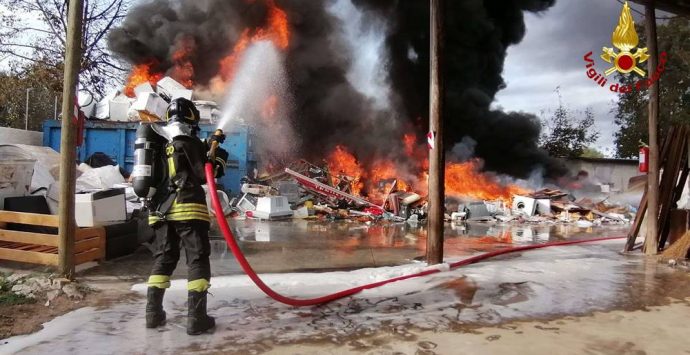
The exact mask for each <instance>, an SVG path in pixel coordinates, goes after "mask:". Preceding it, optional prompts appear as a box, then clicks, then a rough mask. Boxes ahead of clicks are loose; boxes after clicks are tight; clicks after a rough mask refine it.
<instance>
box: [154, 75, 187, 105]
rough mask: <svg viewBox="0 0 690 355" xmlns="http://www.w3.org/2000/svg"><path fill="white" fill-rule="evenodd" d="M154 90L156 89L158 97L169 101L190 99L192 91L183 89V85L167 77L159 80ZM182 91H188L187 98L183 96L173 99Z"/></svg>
mask: <svg viewBox="0 0 690 355" xmlns="http://www.w3.org/2000/svg"><path fill="white" fill-rule="evenodd" d="M156 88H157V89H158V94H159V95H161V96H164V97H167V98H169V99H170V100H173V99H176V98H178V97H184V98H186V99H187V100H191V99H192V90H187V88H186V87H184V85H182V84H180V83H179V82H178V81H176V80H175V79H173V78H171V77H169V76H166V77H165V78H163V79H161V80H159V81H158V83H156ZM183 91H189V98H187V97H185V96H177V97H175V95H176V94H179V93H180V92H183Z"/></svg>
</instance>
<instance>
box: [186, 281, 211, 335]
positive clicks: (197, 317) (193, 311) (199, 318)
mask: <svg viewBox="0 0 690 355" xmlns="http://www.w3.org/2000/svg"><path fill="white" fill-rule="evenodd" d="M207 295H208V292H206V291H203V292H197V291H189V296H188V297H187V302H188V303H189V304H188V309H189V312H188V314H187V334H189V335H199V334H201V333H204V332H206V331H208V330H210V329H212V328H213V327H215V326H216V320H215V319H213V317H211V316H209V315H208V314H207V313H206V296H207Z"/></svg>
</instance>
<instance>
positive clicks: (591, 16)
mask: <svg viewBox="0 0 690 355" xmlns="http://www.w3.org/2000/svg"><path fill="white" fill-rule="evenodd" d="M630 6H631V8H632V9H633V17H634V18H635V23H642V22H643V21H644V18H643V16H642V15H640V14H639V13H637V12H635V11H634V10H638V11H640V12H642V13H644V8H643V7H641V6H639V5H637V4H632V3H631V5H630ZM621 8H622V4H621V3H620V2H618V1H617V0H558V1H556V5H555V6H554V7H552V8H551V9H550V10H549V11H547V12H545V13H542V14H538V15H532V14H528V15H527V16H526V24H527V35H526V36H525V38H524V40H523V41H522V42H521V43H520V44H518V45H517V46H513V47H511V48H509V50H508V57H507V58H506V62H505V68H504V73H503V75H504V78H505V81H506V84H507V88H506V89H504V90H502V91H501V92H499V93H498V95H497V101H496V102H495V104H494V105H495V106H500V107H502V108H503V109H504V110H507V111H525V112H531V113H534V114H537V115H541V112H544V114H545V115H546V116H549V115H550V112H553V110H554V109H555V108H556V107H557V106H558V96H557V94H556V92H555V90H556V88H559V91H560V93H561V97H562V101H563V103H564V104H565V105H566V106H568V108H570V109H571V110H573V111H583V110H585V109H586V108H587V107H591V108H592V110H593V111H594V113H595V125H596V129H597V130H598V131H599V132H600V137H599V140H598V142H597V144H596V146H597V148H598V149H599V150H602V151H604V152H605V153H607V154H612V152H613V133H614V132H615V131H616V126H615V124H614V123H613V116H614V114H613V113H612V112H611V110H612V109H613V108H614V107H615V102H616V100H617V94H616V93H613V92H610V91H609V90H608V89H603V88H602V87H600V86H598V85H596V84H595V83H594V81H592V80H591V79H589V78H588V77H587V76H586V75H585V71H586V69H585V61H584V60H583V56H584V55H585V54H587V53H588V52H589V51H592V52H593V54H592V58H594V59H595V62H596V64H595V68H596V69H597V72H603V71H604V70H605V69H608V68H609V67H610V66H611V65H610V64H608V63H606V62H604V61H603V60H601V58H599V55H600V54H601V48H602V47H603V46H607V47H612V45H611V33H612V32H613V30H614V28H615V27H616V25H617V23H618V17H619V15H620V12H621ZM659 15H663V14H662V13H659V12H658V13H657V16H659ZM644 66H645V68H644V69H646V65H644ZM613 80H614V79H613V75H611V77H610V78H609V83H611V82H612V81H613Z"/></svg>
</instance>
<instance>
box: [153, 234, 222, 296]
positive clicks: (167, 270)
mask: <svg viewBox="0 0 690 355" xmlns="http://www.w3.org/2000/svg"><path fill="white" fill-rule="evenodd" d="M208 229H209V224H208V223H207V222H202V221H184V222H174V221H167V222H164V223H161V224H160V225H158V226H157V227H156V229H155V231H156V251H155V253H154V255H153V256H154V262H153V269H152V270H151V276H150V277H149V282H148V286H149V287H157V288H163V289H165V288H168V287H170V275H172V273H173V271H175V267H176V266H177V262H178V261H179V260H180V242H181V243H182V246H183V247H184V249H185V256H186V258H187V267H188V269H189V271H188V272H189V275H188V283H187V289H188V290H190V291H196V292H204V291H206V290H207V289H208V288H209V286H210V284H209V282H210V280H211V265H210V263H209V260H208V258H209V255H210V254H211V245H210V243H209V241H208Z"/></svg>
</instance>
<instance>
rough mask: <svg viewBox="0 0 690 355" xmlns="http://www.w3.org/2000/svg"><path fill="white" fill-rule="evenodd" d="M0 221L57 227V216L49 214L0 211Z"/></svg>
mask: <svg viewBox="0 0 690 355" xmlns="http://www.w3.org/2000/svg"><path fill="white" fill-rule="evenodd" d="M0 222H7V223H17V224H31V225H36V226H45V227H58V225H59V220H58V216H54V215H50V214H37V213H24V212H11V211H0Z"/></svg>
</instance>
